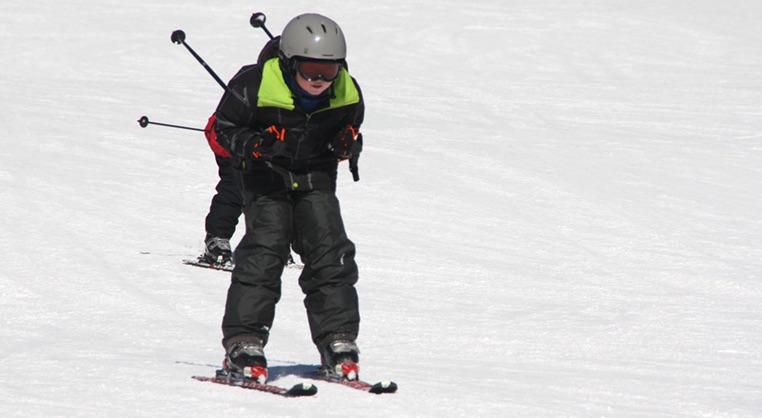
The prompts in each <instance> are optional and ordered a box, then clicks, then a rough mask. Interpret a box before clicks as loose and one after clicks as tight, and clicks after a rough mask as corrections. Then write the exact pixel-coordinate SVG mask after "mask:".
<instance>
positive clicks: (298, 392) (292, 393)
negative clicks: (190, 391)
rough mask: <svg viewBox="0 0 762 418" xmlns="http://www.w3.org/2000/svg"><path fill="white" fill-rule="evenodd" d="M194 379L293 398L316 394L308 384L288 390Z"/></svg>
mask: <svg viewBox="0 0 762 418" xmlns="http://www.w3.org/2000/svg"><path fill="white" fill-rule="evenodd" d="M193 378H194V379H196V380H200V381H202V382H212V383H217V384H220V385H227V386H238V387H240V388H244V389H253V390H258V391H260V392H267V393H272V394H274V395H278V396H284V397H287V398H293V397H298V396H312V395H314V394H316V393H317V386H315V385H313V384H310V383H299V384H296V385H294V386H292V387H291V388H290V389H289V388H284V387H281V386H275V385H270V384H262V383H257V382H255V381H253V380H246V379H229V378H224V377H222V378H221V377H207V376H193Z"/></svg>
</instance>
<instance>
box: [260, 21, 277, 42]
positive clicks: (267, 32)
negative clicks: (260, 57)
mask: <svg viewBox="0 0 762 418" xmlns="http://www.w3.org/2000/svg"><path fill="white" fill-rule="evenodd" d="M262 30H264V31H265V33H266V34H267V36H269V37H270V39H274V38H275V37H274V36H273V34H272V33H270V31H269V30H267V27H266V26H265V25H264V24H263V25H262Z"/></svg>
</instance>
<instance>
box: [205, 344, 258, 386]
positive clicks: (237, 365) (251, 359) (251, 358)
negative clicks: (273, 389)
mask: <svg viewBox="0 0 762 418" xmlns="http://www.w3.org/2000/svg"><path fill="white" fill-rule="evenodd" d="M217 377H218V378H226V379H228V380H253V381H255V382H257V383H260V384H265V382H267V360H266V359H265V352H264V348H263V346H262V344H261V343H259V342H249V341H247V342H240V343H236V344H233V345H232V346H231V347H230V348H229V349H228V352H227V353H226V354H225V361H224V362H223V363H222V370H220V371H219V372H218V375H217Z"/></svg>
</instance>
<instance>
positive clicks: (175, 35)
mask: <svg viewBox="0 0 762 418" xmlns="http://www.w3.org/2000/svg"><path fill="white" fill-rule="evenodd" d="M170 39H171V40H172V43H175V44H178V45H180V44H182V45H183V46H184V47H185V48H186V49H187V50H188V52H190V53H191V55H193V57H194V58H196V61H198V62H199V64H201V66H203V67H204V68H206V71H207V72H208V73H209V75H211V76H212V78H214V80H215V81H216V82H217V84H219V85H220V86H221V87H222V88H223V90H225V91H226V92H228V93H230V94H232V95H233V96H235V97H237V98H238V100H240V101H242V102H243V103H247V101H246V99H245V98H244V97H242V96H241V95H239V94H238V93H236V92H235V91H233V89H231V88H230V87H229V86H228V85H227V84H225V82H224V81H222V79H221V78H220V77H219V76H218V75H217V73H215V72H214V70H212V67H210V66H209V64H207V63H206V62H205V61H204V60H203V59H202V58H201V57H200V56H199V55H198V54H197V53H196V51H194V50H193V48H191V47H190V45H188V44H187V43H186V42H185V32H183V31H182V30H179V29H178V30H176V31H174V32H172V36H171V37H170Z"/></svg>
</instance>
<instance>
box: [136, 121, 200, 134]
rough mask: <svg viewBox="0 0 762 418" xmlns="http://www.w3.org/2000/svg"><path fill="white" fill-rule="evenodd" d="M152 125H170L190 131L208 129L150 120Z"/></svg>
mask: <svg viewBox="0 0 762 418" xmlns="http://www.w3.org/2000/svg"><path fill="white" fill-rule="evenodd" d="M148 123H149V124H151V125H159V126H168V127H170V128H178V129H187V130H189V131H199V132H206V130H204V129H201V128H192V127H190V126H180V125H170V124H169V123H159V122H148Z"/></svg>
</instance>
